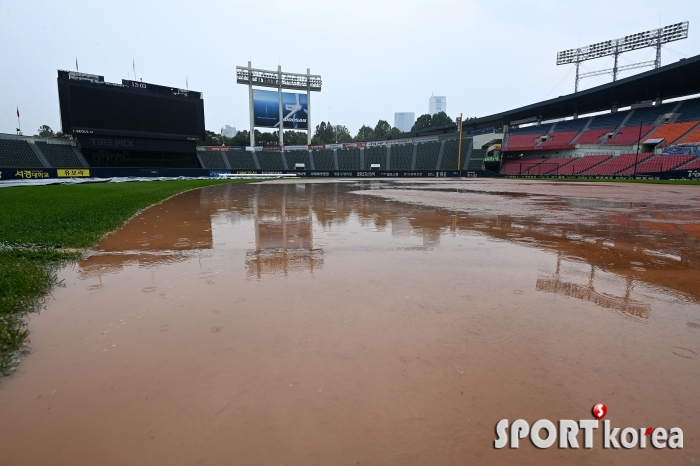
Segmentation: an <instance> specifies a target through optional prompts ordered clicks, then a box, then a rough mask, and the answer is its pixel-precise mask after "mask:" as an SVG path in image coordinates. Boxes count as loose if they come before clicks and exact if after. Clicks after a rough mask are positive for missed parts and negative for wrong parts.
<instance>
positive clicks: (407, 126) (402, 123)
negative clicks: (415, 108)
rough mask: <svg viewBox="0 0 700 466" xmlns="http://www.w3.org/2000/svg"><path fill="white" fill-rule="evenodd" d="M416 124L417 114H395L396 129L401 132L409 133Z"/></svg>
mask: <svg viewBox="0 0 700 466" xmlns="http://www.w3.org/2000/svg"><path fill="white" fill-rule="evenodd" d="M415 122H416V114H415V113H413V112H396V113H394V127H395V128H398V129H400V130H401V132H402V133H408V132H409V131H411V128H413V123H415Z"/></svg>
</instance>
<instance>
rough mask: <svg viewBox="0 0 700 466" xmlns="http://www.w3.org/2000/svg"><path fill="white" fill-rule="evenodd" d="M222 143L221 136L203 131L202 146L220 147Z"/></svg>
mask: <svg viewBox="0 0 700 466" xmlns="http://www.w3.org/2000/svg"><path fill="white" fill-rule="evenodd" d="M221 143H222V141H221V135H220V134H216V133H215V132H214V131H209V130H205V131H204V145H205V146H220V145H221Z"/></svg>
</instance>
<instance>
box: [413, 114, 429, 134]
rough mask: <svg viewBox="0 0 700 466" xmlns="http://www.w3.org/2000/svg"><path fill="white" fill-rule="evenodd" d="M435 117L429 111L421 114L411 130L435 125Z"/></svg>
mask: <svg viewBox="0 0 700 466" xmlns="http://www.w3.org/2000/svg"><path fill="white" fill-rule="evenodd" d="M432 121H433V117H432V116H430V114H429V113H426V114H424V115H421V116H419V117H418V118H417V119H416V122H415V123H414V124H413V127H412V128H411V131H420V130H422V129H428V128H432V127H433V123H432Z"/></svg>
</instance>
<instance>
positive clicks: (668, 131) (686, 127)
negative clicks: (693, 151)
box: [642, 121, 698, 147]
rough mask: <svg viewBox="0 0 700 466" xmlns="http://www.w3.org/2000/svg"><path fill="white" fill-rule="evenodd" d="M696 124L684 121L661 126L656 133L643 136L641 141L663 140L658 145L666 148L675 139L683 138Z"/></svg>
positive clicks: (695, 122)
mask: <svg viewBox="0 0 700 466" xmlns="http://www.w3.org/2000/svg"><path fill="white" fill-rule="evenodd" d="M696 124H698V122H697V121H686V122H683V123H667V124H665V125H661V126H660V127H659V128H658V129H657V130H656V131H654V132H652V133H651V134H649V135H647V136H645V137H644V138H643V139H642V141H644V140H646V139H663V142H662V143H660V144H659V146H660V147H663V146H667V145H669V144H671V143H673V142H674V141H675V140H676V139H678V138H680V137H681V136H683V135H684V134H685V133H687V132H688V131H690V130H691V129H693V126H695V125H696Z"/></svg>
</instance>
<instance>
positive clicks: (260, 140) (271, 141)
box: [255, 129, 280, 146]
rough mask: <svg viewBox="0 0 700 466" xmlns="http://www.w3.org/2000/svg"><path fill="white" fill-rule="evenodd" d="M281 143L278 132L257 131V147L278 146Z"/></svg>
mask: <svg viewBox="0 0 700 466" xmlns="http://www.w3.org/2000/svg"><path fill="white" fill-rule="evenodd" d="M279 143H280V136H279V133H278V132H277V131H274V132H265V133H263V132H261V131H258V130H257V129H256V130H255V145H256V146H278V145H279Z"/></svg>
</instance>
